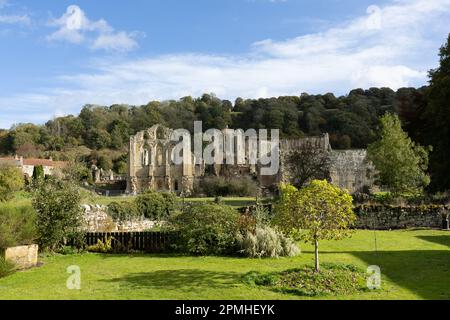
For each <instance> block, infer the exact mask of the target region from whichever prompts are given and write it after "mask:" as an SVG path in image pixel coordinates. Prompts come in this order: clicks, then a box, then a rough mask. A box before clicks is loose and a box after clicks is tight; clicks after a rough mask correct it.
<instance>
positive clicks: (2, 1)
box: [0, 0, 31, 25]
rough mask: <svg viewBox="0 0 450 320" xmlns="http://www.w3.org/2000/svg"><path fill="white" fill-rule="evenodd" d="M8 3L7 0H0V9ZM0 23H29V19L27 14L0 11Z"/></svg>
mask: <svg viewBox="0 0 450 320" xmlns="http://www.w3.org/2000/svg"><path fill="white" fill-rule="evenodd" d="M9 5H10V4H9V2H8V1H7V0H0V10H1V9H4V8H6V7H7V6H9ZM0 23H3V24H21V25H30V24H31V19H30V17H29V16H28V15H27V14H6V13H1V12H0Z"/></svg>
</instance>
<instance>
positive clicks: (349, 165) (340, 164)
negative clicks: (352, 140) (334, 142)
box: [330, 150, 375, 193]
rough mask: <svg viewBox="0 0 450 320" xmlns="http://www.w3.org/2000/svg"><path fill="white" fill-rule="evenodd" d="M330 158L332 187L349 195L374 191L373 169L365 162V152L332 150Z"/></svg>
mask: <svg viewBox="0 0 450 320" xmlns="http://www.w3.org/2000/svg"><path fill="white" fill-rule="evenodd" d="M330 158H331V169H330V178H331V181H332V183H333V184H334V185H336V186H338V187H340V188H341V189H347V190H349V191H350V192H351V193H355V192H365V191H369V190H371V191H375V190H374V181H375V178H374V174H375V168H374V166H373V165H372V164H371V163H369V162H368V161H367V160H366V159H367V151H366V150H333V151H331V153H330Z"/></svg>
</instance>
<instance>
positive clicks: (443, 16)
mask: <svg viewBox="0 0 450 320" xmlns="http://www.w3.org/2000/svg"><path fill="white" fill-rule="evenodd" d="M369 12H371V13H370V15H367V14H362V15H361V16H360V17H358V18H355V19H353V20H352V21H348V22H347V23H343V24H342V25H339V26H335V27H333V28H330V29H328V30H326V31H324V32H321V33H313V34H307V35H303V36H300V37H297V38H294V39H288V40H285V41H275V40H271V39H267V40H263V41H259V42H257V43H255V44H253V46H252V47H251V48H252V49H251V51H250V52H249V53H248V54H246V55H239V56H238V55H208V54H174V55H164V56H159V57H151V58H142V59H138V60H135V59H134V60H130V61H122V62H120V63H118V62H113V61H106V60H104V61H101V62H97V63H96V64H95V66H94V67H93V68H92V70H91V71H90V72H88V73H81V74H75V75H63V76H61V77H60V78H59V80H60V87H59V88H50V89H47V90H43V91H41V92H39V94H36V93H33V94H24V95H20V97H10V98H8V99H5V98H3V99H2V98H0V109H2V108H3V106H8V107H9V108H12V109H14V108H29V111H28V112H23V113H22V114H24V115H27V114H29V113H32V112H36V113H38V114H40V115H45V116H43V118H45V119H48V118H50V117H51V115H52V114H53V113H54V110H56V109H58V110H59V109H60V108H61V106H64V107H63V110H62V111H63V112H66V113H69V112H78V111H79V108H80V107H81V106H82V105H83V104H86V103H93V104H105V105H110V104H113V103H128V104H144V103H147V102H148V101H150V100H152V99H172V98H175V99H176V98H180V97H182V96H185V95H193V96H198V95H201V94H202V93H204V92H215V93H216V94H217V95H218V96H219V97H222V98H228V99H234V98H236V97H238V96H241V97H244V98H258V97H269V96H278V95H299V94H300V93H301V92H310V93H326V92H335V93H337V94H344V93H346V92H348V91H349V90H351V89H353V88H357V87H363V88H369V87H372V86H377V87H382V86H389V87H391V88H393V89H397V88H399V87H403V86H419V85H424V84H426V82H427V71H428V70H429V69H430V68H434V67H436V65H437V62H438V59H437V53H438V49H439V47H440V46H441V45H442V43H443V41H444V40H445V38H446V36H447V34H448V32H449V31H448V29H447V27H448V22H449V21H450V0H396V1H394V2H392V3H391V4H390V5H387V6H385V7H382V8H380V10H369ZM373 12H375V13H376V14H379V17H375V18H377V19H376V20H375V21H379V22H380V24H379V26H378V25H377V24H376V23H375V24H374V23H373V21H374V20H373V19H374V17H373V16H372V14H373ZM97 23H98V24H97V25H96V27H92V25H91V24H88V25H87V26H89V27H90V28H94V29H95V30H97V28H107V26H108V25H107V24H105V23H102V22H97ZM374 26H375V27H374ZM86 28H87V27H86ZM77 31H79V30H77ZM67 32H73V31H67ZM62 36H67V35H62ZM70 36H71V37H73V39H74V41H78V40H77V37H78V36H77V34H75V35H73V34H71V35H70ZM79 36H80V37H81V41H84V38H83V37H84V33H82V32H81V33H80V35H79ZM125 43H126V41H125ZM99 45H100V46H106V47H108V46H111V45H114V42H113V41H112V40H111V39H109V38H108V37H106V38H103V39H102V40H99ZM123 46H125V47H126V45H123ZM61 88H63V89H61ZM23 106H27V107H23ZM37 110H42V111H37ZM4 121H5V120H4ZM0 125H1V123H0Z"/></svg>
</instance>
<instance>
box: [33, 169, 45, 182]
mask: <svg viewBox="0 0 450 320" xmlns="http://www.w3.org/2000/svg"><path fill="white" fill-rule="evenodd" d="M44 177H45V174H44V167H43V166H35V167H34V169H33V180H34V181H36V180H42V179H44Z"/></svg>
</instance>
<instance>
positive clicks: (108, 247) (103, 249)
mask: <svg viewBox="0 0 450 320" xmlns="http://www.w3.org/2000/svg"><path fill="white" fill-rule="evenodd" d="M112 241H113V238H107V239H106V240H105V241H102V240H100V239H99V240H97V244H95V245H93V246H89V247H87V248H86V250H87V251H89V252H95V253H111V252H113V248H112Z"/></svg>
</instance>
